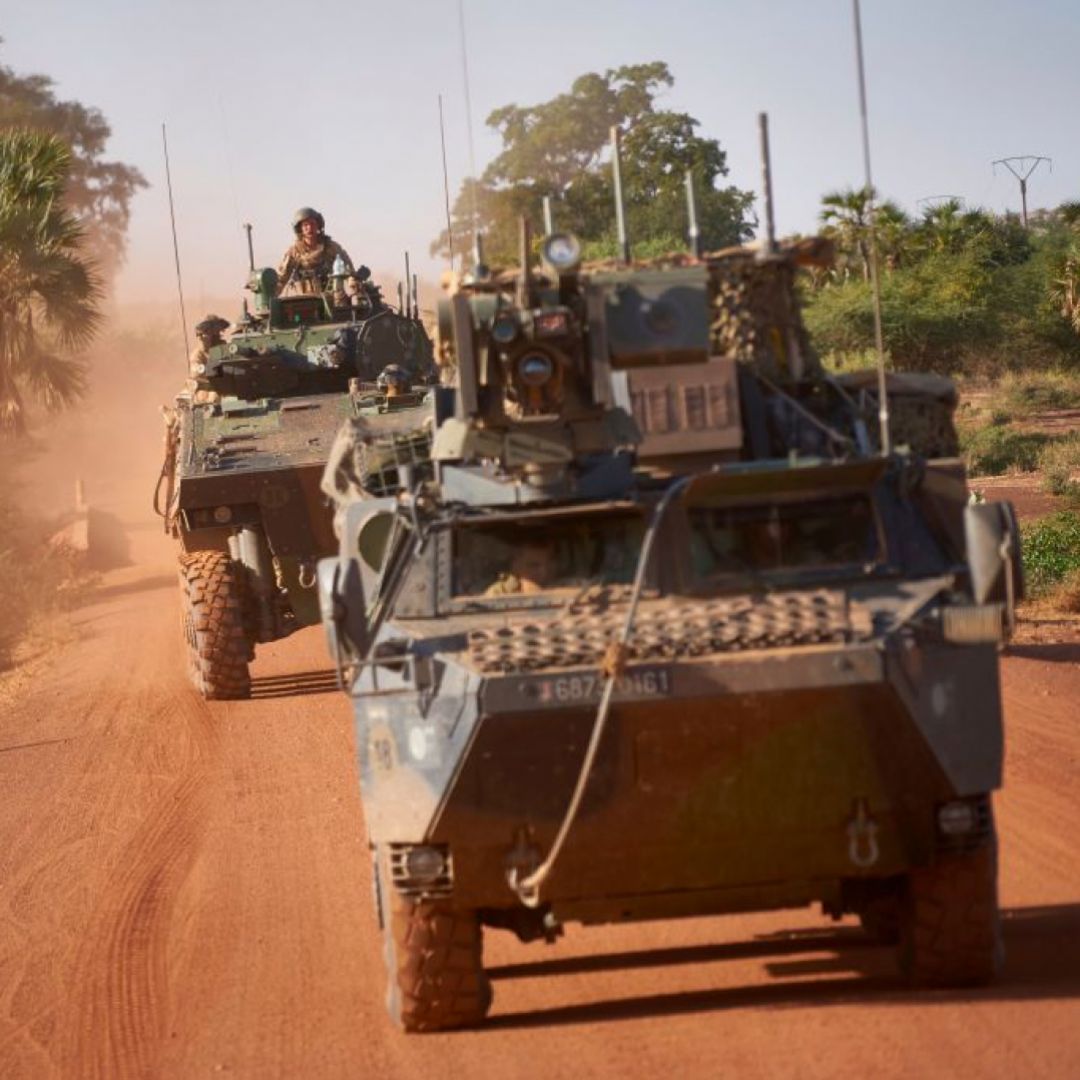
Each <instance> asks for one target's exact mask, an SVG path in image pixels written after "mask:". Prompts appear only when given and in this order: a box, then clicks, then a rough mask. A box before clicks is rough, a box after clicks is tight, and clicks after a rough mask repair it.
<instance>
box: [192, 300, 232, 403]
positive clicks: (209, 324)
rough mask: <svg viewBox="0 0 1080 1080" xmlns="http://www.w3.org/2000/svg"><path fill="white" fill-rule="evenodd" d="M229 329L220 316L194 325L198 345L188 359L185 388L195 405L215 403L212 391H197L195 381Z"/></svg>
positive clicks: (214, 395) (208, 317)
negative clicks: (211, 352)
mask: <svg viewBox="0 0 1080 1080" xmlns="http://www.w3.org/2000/svg"><path fill="white" fill-rule="evenodd" d="M228 328H229V320H228V319H223V318H222V317H221V316H220V315H207V316H206V318H205V319H203V320H202V321H201V322H198V323H196V324H195V337H196V338H197V339H198V342H199V343H198V345H196V346H195V348H194V349H192V350H191V356H189V357H188V375H189V376H190V378H189V379H188V384H187V388H188V389H189V390H190V391H191V393H192V395H193V397H192V400H193V401H194V402H195V403H196V404H205V403H206V402H210V401H217V399H218V396H217V394H215V393H214V392H213V391H212V390H199V389H198V387H197V386H196V383H195V379H196V378H197V377H198V376H199V375H201V374H202V373H203V370H204V368H205V366H206V362H207V361H208V360H209V359H210V350H211V349H212V348H213V347H214V346H215V345H220V344H222V341H223V338H222V336H221V335H222V334H223V333H224V332H225V331H226V330H227V329H228Z"/></svg>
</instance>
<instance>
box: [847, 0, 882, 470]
mask: <svg viewBox="0 0 1080 1080" xmlns="http://www.w3.org/2000/svg"><path fill="white" fill-rule="evenodd" d="M852 7H853V10H854V15H855V61H856V67H857V69H858V75H859V114H860V116H861V117H862V144H863V165H864V167H865V170H866V216H867V221H868V222H869V229H870V288H871V289H872V291H873V297H874V346H875V348H876V349H877V369H878V423H879V425H880V427H881V453H882V456H884V457H888V456H889V454H890V453H892V439H891V437H890V435H889V391H888V379H887V378H886V374H885V338H884V334H883V333H882V329H881V278H880V277H879V275H878V246H877V228H876V225H875V221H874V219H875V217H876V216H877V211H876V208H875V206H874V181H873V179H872V177H871V174H870V122H869V120H868V119H867V109H866V68H865V65H864V64H863V44H862V18H861V17H860V14H859V0H852Z"/></svg>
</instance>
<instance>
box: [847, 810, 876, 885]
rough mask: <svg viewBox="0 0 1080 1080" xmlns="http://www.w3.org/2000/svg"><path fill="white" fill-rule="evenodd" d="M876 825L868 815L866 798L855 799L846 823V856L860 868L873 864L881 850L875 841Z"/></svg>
mask: <svg viewBox="0 0 1080 1080" xmlns="http://www.w3.org/2000/svg"><path fill="white" fill-rule="evenodd" d="M877 833H878V825H877V822H876V821H875V820H874V819H873V818H872V817H871V816H870V807H869V806H868V805H867V801H866V799H861V798H860V799H856V800H855V808H854V810H853V812H852V815H851V819H850V820H849V821H848V824H847V835H848V858H849V859H850V860H851V862H852V863H853V864H854V865H855V866H858V867H859V868H860V869H863V870H865V869H867V868H868V867H871V866H873V865H874V864H875V863H876V862H877V861H878V858H879V856H880V855H881V852H880V851H879V850H878V842H877Z"/></svg>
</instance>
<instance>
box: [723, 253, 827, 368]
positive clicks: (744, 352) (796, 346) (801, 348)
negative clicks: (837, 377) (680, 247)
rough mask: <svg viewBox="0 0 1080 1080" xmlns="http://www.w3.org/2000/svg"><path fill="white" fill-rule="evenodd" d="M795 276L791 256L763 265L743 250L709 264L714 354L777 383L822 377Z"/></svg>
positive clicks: (764, 262) (793, 261)
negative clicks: (745, 366)
mask: <svg viewBox="0 0 1080 1080" xmlns="http://www.w3.org/2000/svg"><path fill="white" fill-rule="evenodd" d="M796 272H797V265H796V262H795V260H794V259H793V258H791V257H786V256H778V257H776V258H773V259H767V260H764V261H759V260H758V258H757V256H756V254H755V253H754V252H753V251H748V250H746V249H745V248H741V249H736V250H735V251H733V252H731V253H730V254H728V255H726V256H724V257H721V258H717V259H715V260H710V264H709V274H710V278H711V280H712V306H713V319H712V325H711V351H712V354H713V355H714V356H724V357H729V358H731V359H733V360H741V361H743V362H745V363H749V364H750V365H751V366H752V367H753V368H754V370H755V371H757V372H758V373H759V374H761V375H764V376H765V377H766V378H767V379H771V380H772V381H774V382H787V381H788V380H790V379H791V378H793V377H816V376H820V375H821V374H822V367H821V363H820V361H819V360H818V358H817V355H816V354H815V353H814V350H813V348H812V347H811V345H810V339H809V337H808V336H807V333H806V328H805V327H804V326H803V321H802V315H801V312H800V311H799V302H798V297H797V294H796V290H795V274H796Z"/></svg>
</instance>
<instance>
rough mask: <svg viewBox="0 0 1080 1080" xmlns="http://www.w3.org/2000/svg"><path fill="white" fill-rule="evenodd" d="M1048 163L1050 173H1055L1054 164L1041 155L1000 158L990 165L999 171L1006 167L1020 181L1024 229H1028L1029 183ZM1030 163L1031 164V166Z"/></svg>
mask: <svg viewBox="0 0 1080 1080" xmlns="http://www.w3.org/2000/svg"><path fill="white" fill-rule="evenodd" d="M1044 161H1045V162H1046V163H1047V165H1049V166H1050V171H1051V172H1053V171H1054V163H1053V162H1052V161H1051V160H1050V158H1048V157H1042V156H1041V155H1039V154H1020V155H1018V156H1015V157H1005V158H998V159H997V161H992V162H991V163H990V165H991V168H993V169H994V171H995V172H996V171H997V167H998V166H999V165H1004V166H1005V168H1006V169H1008V170H1009V172H1011V173H1012V174H1013V176H1015V177H1016V179H1017V180H1019V181H1020V206H1021V210H1022V212H1023V216H1024V228H1025V229H1026V228H1027V223H1028V213H1027V182H1028V178H1029V177H1030V176H1031V174H1032V173H1033V172H1034V171H1035V170H1036V169H1037V168H1038V167H1039V165H1040V164H1041V163H1042V162H1044ZM1028 162H1030V163H1031V164H1030V165H1029V164H1028Z"/></svg>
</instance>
